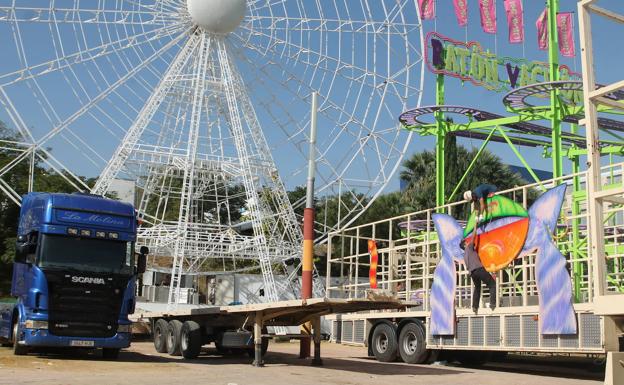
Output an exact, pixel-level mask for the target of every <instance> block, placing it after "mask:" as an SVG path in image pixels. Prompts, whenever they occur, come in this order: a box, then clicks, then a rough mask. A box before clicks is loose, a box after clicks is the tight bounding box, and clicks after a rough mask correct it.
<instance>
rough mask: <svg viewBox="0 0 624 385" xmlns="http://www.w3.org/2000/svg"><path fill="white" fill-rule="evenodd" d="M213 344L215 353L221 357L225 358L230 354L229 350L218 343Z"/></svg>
mask: <svg viewBox="0 0 624 385" xmlns="http://www.w3.org/2000/svg"><path fill="white" fill-rule="evenodd" d="M214 344H215V349H217V353H219V354H221V355H222V356H226V355H228V354H231V353H232V352H231V351H230V348H226V347H224V346H223V345H221V343H220V342H217V341H215V343H214Z"/></svg>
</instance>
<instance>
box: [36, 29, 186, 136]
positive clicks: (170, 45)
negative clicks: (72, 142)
mask: <svg viewBox="0 0 624 385" xmlns="http://www.w3.org/2000/svg"><path fill="white" fill-rule="evenodd" d="M182 38H183V36H179V37H178V38H177V39H175V40H172V41H171V42H169V43H168V44H167V45H165V46H164V47H162V48H161V49H160V50H159V51H157V52H155V53H154V54H153V55H152V56H151V57H150V58H148V59H147V60H146V61H144V62H143V63H142V64H141V65H140V66H137V67H135V68H133V70H132V71H131V72H129V73H128V74H126V75H125V76H124V77H122V78H120V79H119V80H117V81H116V82H115V83H113V84H111V85H110V86H109V87H108V88H106V89H105V90H104V91H102V92H101V93H100V94H98V95H97V96H96V97H94V98H92V99H91V100H90V101H89V102H88V103H87V104H85V105H84V106H83V107H82V108H80V109H79V110H77V111H76V112H74V113H73V114H72V115H70V116H69V117H68V118H67V119H65V120H64V121H63V122H61V123H60V124H58V125H56V126H55V127H54V128H53V129H51V130H50V131H49V132H48V133H47V134H45V135H44V136H43V137H41V138H40V139H38V140H37V142H36V145H37V146H43V145H44V144H45V143H46V142H48V141H49V140H50V139H52V138H53V137H55V136H56V135H57V134H59V133H60V132H62V131H63V130H65V129H66V128H67V127H69V126H70V125H71V124H72V123H74V122H75V121H76V120H77V119H78V118H79V117H81V116H82V115H83V114H85V113H87V112H88V111H89V110H91V109H92V108H93V107H95V106H97V105H98V103H100V102H101V101H102V100H105V99H106V97H108V96H109V95H111V94H112V93H113V92H115V90H117V89H118V88H119V87H121V86H123V85H125V84H126V82H127V81H128V80H129V79H131V78H132V77H134V76H135V75H136V74H137V73H139V72H140V71H141V70H143V69H144V68H146V67H147V66H148V65H150V64H151V63H152V62H153V61H155V60H156V59H158V58H159V57H160V56H161V55H162V54H163V53H164V52H166V51H168V50H169V49H171V48H173V47H174V46H176V45H177V44H178V43H179V41H180V40H182Z"/></svg>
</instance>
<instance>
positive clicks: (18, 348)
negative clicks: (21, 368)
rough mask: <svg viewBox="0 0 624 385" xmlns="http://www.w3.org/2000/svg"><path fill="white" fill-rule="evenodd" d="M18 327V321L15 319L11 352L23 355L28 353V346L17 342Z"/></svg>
mask: <svg viewBox="0 0 624 385" xmlns="http://www.w3.org/2000/svg"><path fill="white" fill-rule="evenodd" d="M20 333H21V331H20V327H19V321H18V320H15V322H14V323H13V336H12V338H13V354H15V355H16V356H23V355H26V354H28V347H26V346H23V345H20V344H19V335H20Z"/></svg>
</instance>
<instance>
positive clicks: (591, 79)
mask: <svg viewBox="0 0 624 385" xmlns="http://www.w3.org/2000/svg"><path fill="white" fill-rule="evenodd" d="M578 10H579V28H580V37H581V59H582V64H583V96H584V100H583V102H584V105H585V119H584V121H583V122H582V123H584V126H585V134H586V141H587V151H588V154H587V164H588V168H587V172H588V176H587V181H588V183H587V187H588V188H587V193H588V196H589V203H588V206H589V214H590V215H589V226H590V228H592V229H595V230H596V231H594V232H593V234H592V237H591V239H590V246H591V248H590V253H591V257H592V264H591V267H592V274H593V281H594V287H593V288H594V293H593V295H594V297H595V302H596V304H597V306H598V307H600V308H601V309H598V311H599V312H603V311H605V310H606V311H607V312H609V313H612V314H615V313H619V314H624V305H622V302H623V301H624V296H623V295H620V297H621V298H620V299H619V300H618V299H615V298H614V297H612V296H609V297H610V298H606V297H605V295H606V294H609V293H608V290H607V267H606V263H607V261H606V258H605V256H606V252H605V240H604V237H603V236H602V234H603V229H604V215H603V212H604V210H605V208H606V207H609V206H611V205H624V187H620V188H619V189H608V190H603V182H602V180H601V175H600V165H601V158H602V157H601V153H600V146H599V144H598V142H599V140H600V127H599V125H598V107H599V106H602V107H610V108H613V109H616V110H621V111H624V101H622V100H619V101H618V100H613V99H611V98H607V96H608V95H609V94H612V93H614V92H617V91H620V90H624V80H620V81H618V82H616V83H613V84H609V85H605V86H602V87H600V88H599V89H598V87H597V81H596V71H595V70H596V69H595V66H594V49H593V35H592V25H591V16H592V15H596V16H600V17H601V18H606V19H608V20H610V21H612V22H616V23H620V27H624V16H623V15H620V14H618V13H616V12H613V11H610V10H607V9H605V8H602V7H600V6H598V5H597V1H596V0H581V1H579V2H578ZM611 294H613V293H611ZM604 305H606V306H604ZM605 307H606V308H608V309H605Z"/></svg>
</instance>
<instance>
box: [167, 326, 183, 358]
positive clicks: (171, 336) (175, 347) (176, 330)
mask: <svg viewBox="0 0 624 385" xmlns="http://www.w3.org/2000/svg"><path fill="white" fill-rule="evenodd" d="M181 330H182V322H180V321H178V320H177V319H174V320H171V321H169V324H168V325H167V353H169V354H170V355H172V356H179V355H180V354H181V353H180V331H181Z"/></svg>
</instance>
